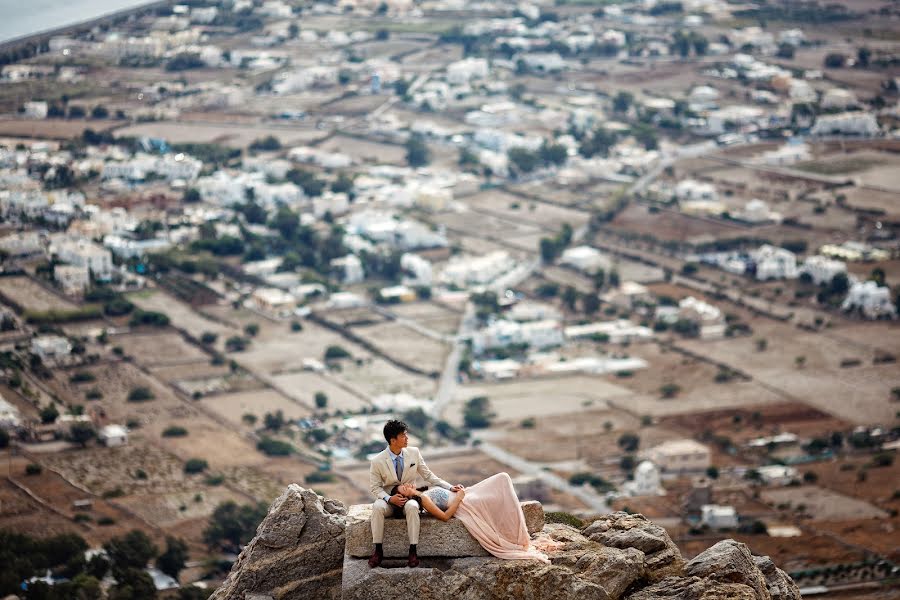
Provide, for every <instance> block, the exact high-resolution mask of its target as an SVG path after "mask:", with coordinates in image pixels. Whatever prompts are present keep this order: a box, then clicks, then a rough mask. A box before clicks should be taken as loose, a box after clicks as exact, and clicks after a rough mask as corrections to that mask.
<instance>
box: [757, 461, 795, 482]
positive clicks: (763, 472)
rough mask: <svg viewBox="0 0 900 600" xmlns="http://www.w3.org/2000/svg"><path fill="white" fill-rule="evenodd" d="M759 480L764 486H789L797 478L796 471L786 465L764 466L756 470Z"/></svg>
mask: <svg viewBox="0 0 900 600" xmlns="http://www.w3.org/2000/svg"><path fill="white" fill-rule="evenodd" d="M756 471H757V473H759V478H760V479H761V480H762V482H763V483H765V484H766V485H771V486H784V485H789V484H790V483H791V482H792V481H794V480H795V479H797V478H798V474H797V469H795V468H794V467H789V466H786V465H764V466H762V467H757V468H756Z"/></svg>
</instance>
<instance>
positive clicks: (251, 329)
mask: <svg viewBox="0 0 900 600" xmlns="http://www.w3.org/2000/svg"><path fill="white" fill-rule="evenodd" d="M244 333H246V334H247V335H248V336H250V337H256V334H257V333H259V325H257V324H256V323H247V324H246V325H244Z"/></svg>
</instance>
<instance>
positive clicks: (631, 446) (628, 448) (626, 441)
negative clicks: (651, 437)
mask: <svg viewBox="0 0 900 600" xmlns="http://www.w3.org/2000/svg"><path fill="white" fill-rule="evenodd" d="M617 443H618V444H619V448H621V449H622V450H624V451H625V452H637V449H638V447H639V446H640V444H641V438H640V437H638V435H637V434H635V433H623V434H622V435H620V436H619V441H618V442H617Z"/></svg>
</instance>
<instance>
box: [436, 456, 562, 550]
mask: <svg viewBox="0 0 900 600" xmlns="http://www.w3.org/2000/svg"><path fill="white" fill-rule="evenodd" d="M439 489H440V488H437V489H435V488H432V489H431V490H428V492H426V493H428V494H429V497H431V499H432V500H433V501H434V502H435V504H437V505H438V506H439V507H440V508H441V509H442V510H443V509H445V508H446V506H447V504H445V503H448V501H449V500H450V499H452V496H453V493H452V492H449V493H448V492H446V491H445V490H440V491H437V490H439ZM441 492H443V493H441ZM442 505H443V506H442ZM455 516H456V518H458V519H459V520H460V521H462V523H463V525H465V527H466V529H468V530H469V533H470V534H472V537H474V538H475V539H476V540H478V542H479V543H480V544H481V545H482V546H483V547H484V549H485V550H487V551H488V552H490V553H491V554H493V555H494V556H496V557H497V558H505V559H530V560H539V561H541V562H545V563H549V562H550V559H549V558H547V555H546V554H544V553H543V552H540V551H539V550H537V549H536V548H534V546H533V545H532V544H531V539H530V538H529V536H528V529H527V528H526V526H525V515H524V514H522V507H521V506H520V505H519V498H518V496H516V490H515V488H513V483H512V479H510V477H509V475H507V474H506V473H498V474H496V475H492V476H490V477H488V478H487V479H485V480H484V481H479V482H478V483H476V484H475V485H473V486H472V487H469V488H466V497H465V498H464V499H463V501H462V504H460V505H459V508H457V509H456V515H455Z"/></svg>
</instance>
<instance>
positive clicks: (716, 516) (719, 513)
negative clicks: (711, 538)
mask: <svg viewBox="0 0 900 600" xmlns="http://www.w3.org/2000/svg"><path fill="white" fill-rule="evenodd" d="M700 522H701V523H703V524H704V525H706V526H707V527H709V528H710V529H735V528H736V527H737V526H738V517H737V511H736V510H735V509H734V507H733V506H720V505H718V504H704V505H703V506H702V507H700Z"/></svg>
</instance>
